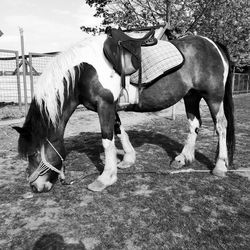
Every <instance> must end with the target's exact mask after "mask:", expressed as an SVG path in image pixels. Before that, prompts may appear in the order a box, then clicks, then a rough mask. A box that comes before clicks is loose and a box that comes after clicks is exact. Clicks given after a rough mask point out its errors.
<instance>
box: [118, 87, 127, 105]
mask: <svg viewBox="0 0 250 250" xmlns="http://www.w3.org/2000/svg"><path fill="white" fill-rule="evenodd" d="M118 105H119V106H120V107H125V106H128V105H129V95H128V91H127V90H126V89H125V88H122V90H121V93H120V96H119V100H118Z"/></svg>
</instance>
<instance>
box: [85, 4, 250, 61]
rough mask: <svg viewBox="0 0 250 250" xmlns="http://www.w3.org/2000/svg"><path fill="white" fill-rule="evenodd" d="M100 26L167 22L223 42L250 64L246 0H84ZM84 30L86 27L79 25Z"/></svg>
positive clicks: (249, 19) (249, 8) (249, 7)
mask: <svg viewBox="0 0 250 250" xmlns="http://www.w3.org/2000/svg"><path fill="white" fill-rule="evenodd" d="M86 3H87V4H89V5H90V6H92V7H95V8H96V14H95V16H101V17H103V25H110V24H112V25H113V24H116V25H118V26H121V27H123V28H127V29H128V28H134V27H144V26H151V25H159V24H163V23H166V22H168V23H169V24H170V25H171V27H172V28H176V27H177V28H178V29H179V30H181V33H182V34H185V33H186V32H196V33H198V34H200V35H204V36H207V37H209V38H211V39H213V40H214V41H219V42H221V43H223V44H225V45H226V46H227V47H228V48H229V51H230V54H231V56H232V58H233V59H234V60H238V63H241V64H246V63H248V64H250V58H249V54H250V46H249V43H250V35H249V34H250V32H249V31H250V28H249V23H250V3H249V0H131V1H129V0H118V1H113V0H104V1H102V0H86ZM81 28H82V30H83V31H87V30H86V29H87V28H88V27H84V26H82V27H81Z"/></svg>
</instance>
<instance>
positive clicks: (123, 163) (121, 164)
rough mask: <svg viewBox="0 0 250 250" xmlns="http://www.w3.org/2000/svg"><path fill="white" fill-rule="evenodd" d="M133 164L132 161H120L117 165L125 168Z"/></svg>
mask: <svg viewBox="0 0 250 250" xmlns="http://www.w3.org/2000/svg"><path fill="white" fill-rule="evenodd" d="M132 165H133V163H132V162H128V161H121V162H120V163H119V164H118V165H117V167H118V168H121V169H125V168H130V167H131V166H132Z"/></svg>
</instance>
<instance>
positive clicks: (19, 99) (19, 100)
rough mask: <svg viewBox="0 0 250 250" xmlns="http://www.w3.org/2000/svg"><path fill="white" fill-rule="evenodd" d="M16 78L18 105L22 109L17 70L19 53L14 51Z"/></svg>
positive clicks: (18, 72)
mask: <svg viewBox="0 0 250 250" xmlns="http://www.w3.org/2000/svg"><path fill="white" fill-rule="evenodd" d="M16 79H17V95H18V106H19V109H20V110H22V94H21V83H20V71H19V54H18V51H17V52H16Z"/></svg>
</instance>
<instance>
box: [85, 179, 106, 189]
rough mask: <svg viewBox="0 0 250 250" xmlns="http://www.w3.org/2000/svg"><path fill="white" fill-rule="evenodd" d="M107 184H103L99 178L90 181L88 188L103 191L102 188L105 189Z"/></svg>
mask: <svg viewBox="0 0 250 250" xmlns="http://www.w3.org/2000/svg"><path fill="white" fill-rule="evenodd" d="M106 187H107V186H106V185H105V184H103V183H102V182H101V181H99V180H95V181H94V182H92V183H90V184H89V185H88V189H89V190H91V191H94V192H101V191H102V190H104V189H105V188H106Z"/></svg>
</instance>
